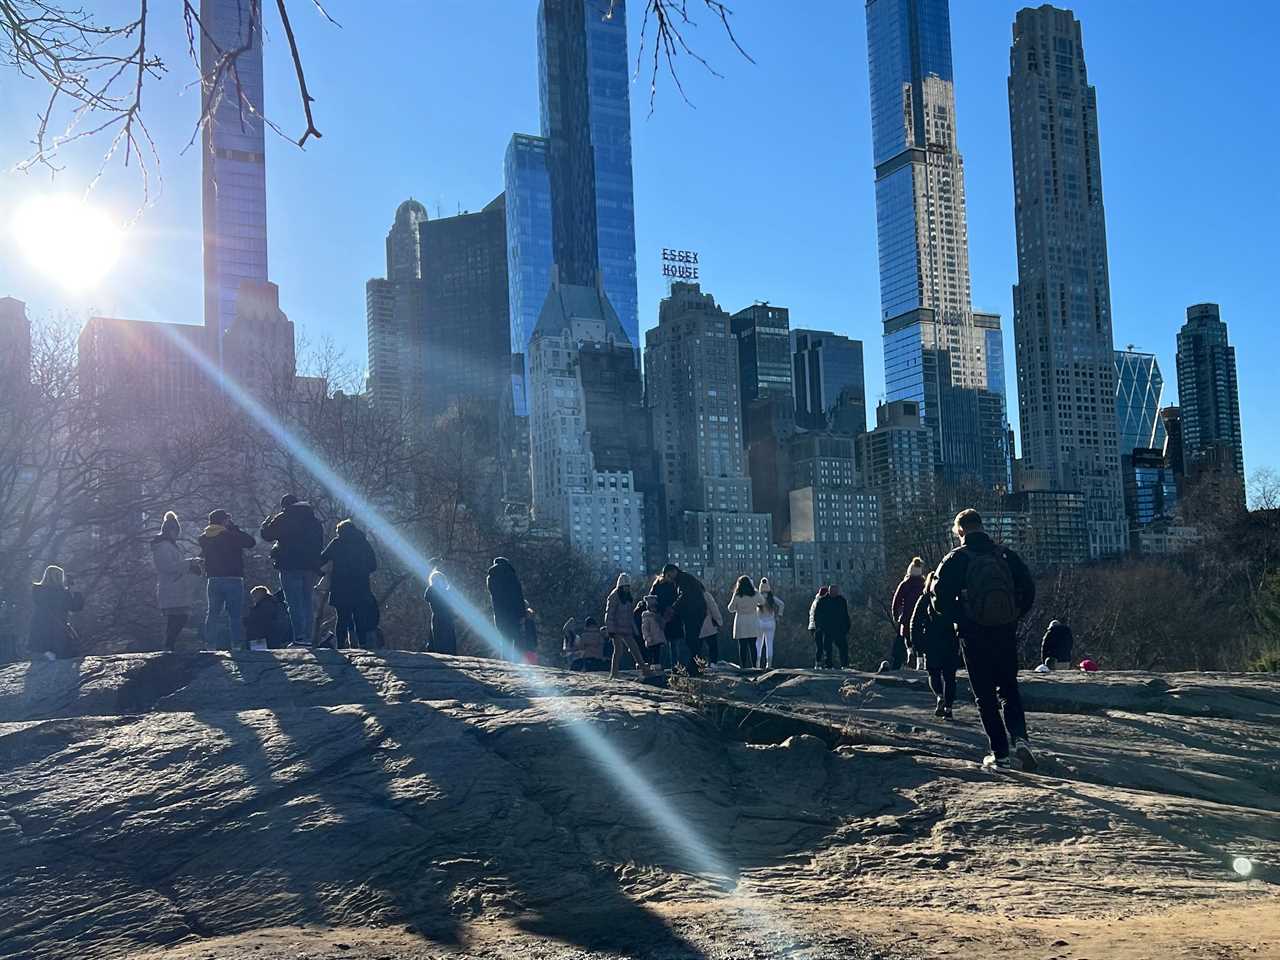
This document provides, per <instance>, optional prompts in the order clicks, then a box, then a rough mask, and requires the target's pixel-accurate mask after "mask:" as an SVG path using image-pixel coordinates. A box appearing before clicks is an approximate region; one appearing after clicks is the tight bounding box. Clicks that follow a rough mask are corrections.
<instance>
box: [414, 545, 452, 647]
mask: <svg viewBox="0 0 1280 960" xmlns="http://www.w3.org/2000/svg"><path fill="white" fill-rule="evenodd" d="M422 599H423V600H425V601H426V604H427V606H428V607H430V608H431V642H430V643H429V644H428V645H427V650H428V651H429V652H431V653H444V654H448V655H449V656H454V655H456V654H457V652H458V614H457V610H456V609H455V607H454V596H453V586H452V585H451V584H450V583H449V579H448V578H447V577H446V576H445V575H444V571H443V570H441V569H440V568H439V567H436V568H434V569H433V570H432V571H431V576H429V577H428V578H427V590H426V592H425V593H424V594H423V595H422Z"/></svg>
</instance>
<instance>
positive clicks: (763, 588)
mask: <svg viewBox="0 0 1280 960" xmlns="http://www.w3.org/2000/svg"><path fill="white" fill-rule="evenodd" d="M756 589H757V590H759V591H760V592H761V593H768V592H769V590H770V587H769V578H768V577H761V578H760V586H758V587H756Z"/></svg>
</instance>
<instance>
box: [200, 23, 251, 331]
mask: <svg viewBox="0 0 1280 960" xmlns="http://www.w3.org/2000/svg"><path fill="white" fill-rule="evenodd" d="M256 6H257V5H255V4H254V3H253V2H252V0H200V72H201V76H202V78H203V89H202V99H201V105H202V109H203V111H204V115H205V116H206V118H207V122H206V123H205V125H204V128H203V130H202V131H201V134H200V136H201V145H202V147H203V151H202V162H203V170H202V175H201V183H202V189H203V201H204V322H205V326H206V327H208V328H209V329H210V330H211V331H214V335H215V337H216V338H217V340H218V342H219V344H220V341H221V335H222V334H223V333H225V332H226V331H227V329H228V328H229V327H230V326H231V324H232V322H233V321H234V320H235V316H236V296H237V294H238V293H239V291H240V282H241V281H242V280H248V281H250V282H251V283H263V282H265V281H266V279H267V174H266V169H267V168H266V144H265V138H264V135H263V120H262V117H263V98H262V21H261V17H257V18H255V17H254V16H252V15H251V13H252V11H253V10H254V9H255V8H256ZM233 51H240V52H239V53H237V54H236V56H235V70H234V71H230V70H226V69H222V68H220V64H221V65H225V63H226V62H227V58H228V57H229V56H230V55H231V53H232V52H233ZM215 79H216V81H217V82H216V83H215V82H214V81H215ZM217 352H218V355H219V356H221V349H220V346H219V348H218V351H217Z"/></svg>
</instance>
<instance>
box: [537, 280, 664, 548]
mask: <svg viewBox="0 0 1280 960" xmlns="http://www.w3.org/2000/svg"><path fill="white" fill-rule="evenodd" d="M633 352H634V348H633V347H632V346H631V343H630V341H629V340H628V339H627V337H626V333H625V332H624V331H623V329H622V325H621V323H620V322H619V320H618V315H617V313H616V312H614V310H613V308H612V307H611V306H610V305H609V301H608V299H607V298H606V297H605V296H604V294H603V292H602V291H601V290H600V289H599V287H583V286H578V285H573V284H561V283H560V282H559V280H558V278H556V279H553V283H552V288H551V291H550V294H549V296H548V297H547V299H546V303H545V304H544V306H543V309H542V314H541V316H540V317H539V319H538V323H537V325H536V327H535V328H534V330H533V335H532V338H531V339H530V342H529V355H528V361H529V362H528V369H529V380H528V392H529V438H530V447H531V451H532V454H531V462H532V477H533V515H534V518H535V519H536V520H538V521H540V522H543V523H547V524H550V525H552V526H554V527H555V528H557V529H559V530H560V531H561V532H562V533H563V534H564V535H565V537H566V539H567V540H568V541H569V543H570V544H571V545H572V546H573V547H575V548H576V549H578V550H580V551H581V552H583V553H584V554H586V555H587V556H589V557H592V558H593V559H595V560H597V561H599V562H600V563H601V564H603V565H607V566H608V567H610V568H611V569H614V570H618V569H621V570H630V571H640V570H643V569H645V568H646V567H647V565H648V564H647V560H648V558H647V557H646V555H645V544H646V537H645V532H646V496H645V492H644V491H642V490H641V489H640V487H641V486H642V483H638V482H637V473H638V472H639V473H640V474H642V475H643V474H644V473H646V472H647V473H648V474H649V476H650V478H652V472H653V471H652V470H649V471H645V470H643V469H642V470H641V471H636V470H635V469H633V461H632V457H633V456H635V455H639V456H641V457H642V458H644V459H647V460H648V461H649V463H651V462H652V456H651V454H650V453H649V451H648V447H649V443H648V436H647V430H646V429H645V424H646V418H645V416H644V408H643V394H642V390H641V384H640V376H639V370H638V369H637V365H636V362H635V358H634V357H633V356H632V353H633ZM636 428H638V429H639V433H636V432H635V430H636Z"/></svg>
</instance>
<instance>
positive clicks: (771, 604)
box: [756, 577, 786, 670]
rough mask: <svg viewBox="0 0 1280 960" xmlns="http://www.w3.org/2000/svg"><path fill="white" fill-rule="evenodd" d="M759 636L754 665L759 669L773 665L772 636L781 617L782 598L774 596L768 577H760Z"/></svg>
mask: <svg viewBox="0 0 1280 960" xmlns="http://www.w3.org/2000/svg"><path fill="white" fill-rule="evenodd" d="M757 589H758V592H759V594H760V637H759V639H757V640H756V665H757V666H759V667H760V669H761V670H768V669H769V668H770V667H772V666H773V637H774V634H775V633H776V632H777V630H778V621H779V620H781V619H782V608H783V607H784V606H786V604H784V603H783V602H782V598H781V597H778V596H775V595H774V592H773V587H772V586H771V585H770V584H769V578H768V577H761V578H760V586H759V587H758V588H757Z"/></svg>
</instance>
